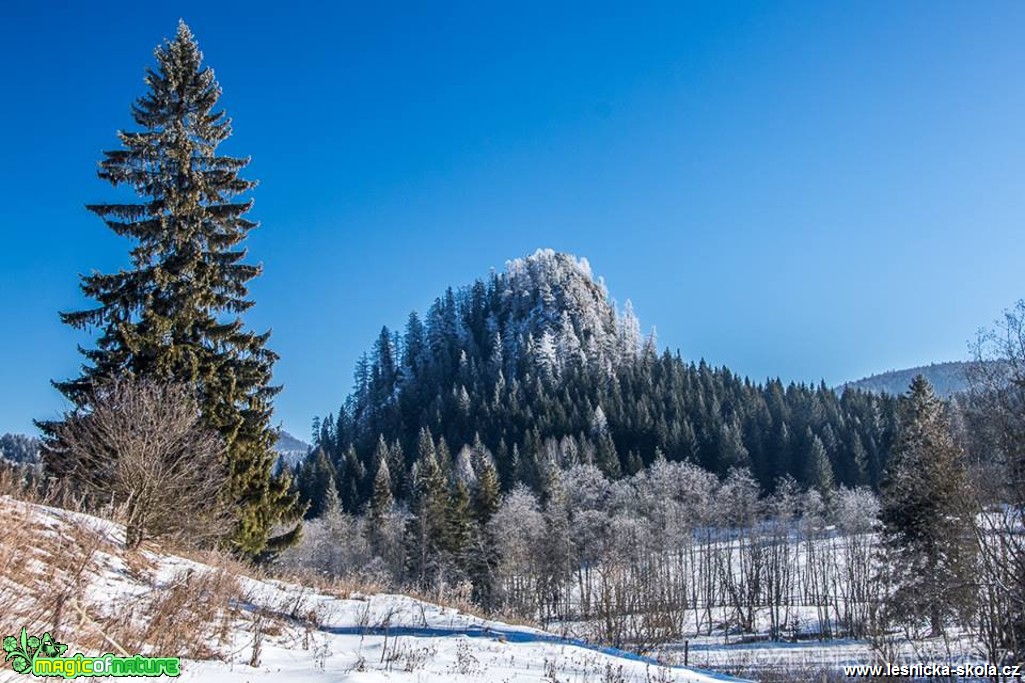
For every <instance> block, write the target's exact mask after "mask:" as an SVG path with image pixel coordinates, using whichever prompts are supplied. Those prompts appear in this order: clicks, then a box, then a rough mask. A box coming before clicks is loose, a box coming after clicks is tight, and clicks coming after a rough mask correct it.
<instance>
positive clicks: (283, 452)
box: [274, 429, 310, 467]
mask: <svg viewBox="0 0 1025 683" xmlns="http://www.w3.org/2000/svg"><path fill="white" fill-rule="evenodd" d="M274 450H275V451H277V453H278V457H279V458H280V459H281V460H282V462H284V463H285V464H287V465H289V466H292V467H294V466H295V465H296V464H297V463H298V462H299V461H301V460H302V459H303V458H305V457H306V454H307V453H309V452H310V445H309V444H308V443H306V442H305V441H301V440H299V439H297V438H295V437H294V436H292V435H291V434H289V433H288V432H286V431H285V430H283V429H282V430H281V431H279V432H278V438H277V441H275V442H274Z"/></svg>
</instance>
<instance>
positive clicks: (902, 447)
mask: <svg viewBox="0 0 1025 683" xmlns="http://www.w3.org/2000/svg"><path fill="white" fill-rule="evenodd" d="M904 407H905V413H904V416H903V418H904V419H903V422H902V425H901V429H900V434H899V436H898V439H897V443H896V445H895V447H894V452H893V456H892V461H891V462H890V466H889V468H888V471H887V476H886V480H885V481H884V483H883V499H882V521H883V546H884V550H885V552H886V554H887V557H886V560H887V561H886V562H885V563H884V566H885V567H886V568H887V569H886V571H888V572H889V577H888V578H889V579H890V582H891V586H892V588H893V593H892V595H891V596H890V600H889V604H888V610H889V613H890V615H891V616H892V617H893V618H894V619H895V620H897V621H898V622H902V623H906V624H917V623H923V622H924V623H927V624H928V625H929V628H930V631H931V632H932V634H933V635H938V634H939V633H941V632H942V631H943V630H944V625H945V622H946V620H947V619H948V618H949V617H952V616H964V615H965V614H967V613H968V610H969V609H970V607H971V600H972V586H973V581H972V574H973V571H974V565H975V557H974V552H975V545H974V540H975V537H974V526H973V524H974V520H973V519H972V513H971V506H970V499H971V495H970V490H969V484H968V477H967V473H966V471H965V469H964V466H963V463H962V462H961V453H960V450H959V448H958V447H957V445H956V444H955V442H954V440H953V438H952V437H951V434H950V427H949V424H948V422H947V419H946V416H945V415H944V409H943V403H942V402H941V401H940V399H938V398H937V397H936V394H935V393H933V390H932V387H931V386H930V385H929V382H928V381H927V380H926V379H925V378H924V377H922V376H921V375H918V376H917V377H915V379H914V380H913V381H912V382H911V387H910V391H909V393H908V399H907V402H906V404H905V406H904Z"/></svg>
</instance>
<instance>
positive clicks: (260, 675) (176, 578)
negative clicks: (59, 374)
mask: <svg viewBox="0 0 1025 683" xmlns="http://www.w3.org/2000/svg"><path fill="white" fill-rule="evenodd" d="M0 524H2V525H3V527H4V528H6V529H7V530H11V529H15V528H17V529H19V530H20V532H21V533H22V534H23V535H22V536H21V537H20V540H18V541H17V543H18V544H19V547H21V548H23V549H28V548H31V549H28V550H26V552H25V562H18V563H15V562H11V561H7V562H3V561H0V571H2V572H4V573H2V574H0V609H2V610H3V613H0V627H2V630H3V634H2V635H9V633H8V631H10V632H11V633H13V632H15V630H20V626H21V625H23V623H24V621H25V620H30V621H31V620H32V619H34V622H33V623H30V624H27V625H28V626H29V627H30V628H31V629H33V630H34V631H42V629H43V628H44V626H45V625H46V624H48V623H50V620H51V619H52V618H53V617H52V614H51V612H50V611H48V608H46V605H48V604H49V603H47V602H46V598H47V597H48V595H47V593H46V591H47V590H50V591H51V592H52V591H57V590H66V589H67V587H68V586H74V587H75V588H74V593H73V594H70V600H65V601H61V602H60V604H61V605H65V607H64V608H62V610H61V611H60V614H61V616H58V617H56V618H57V619H58V620H60V623H61V629H62V631H61V632H62V634H66V635H63V640H65V641H66V642H69V645H70V647H69V649H68V654H71V653H73V652H77V651H81V652H82V653H83V655H86V656H95V655H100V654H103V653H102V652H100V651H97V650H96V649H95V648H96V647H97V645H96V643H97V638H102V640H100V641H99V642H101V643H108V642H109V643H112V645H110V646H109V648H110V649H113V648H115V647H118V648H119V647H120V645H119V644H118V643H117V641H118V639H119V637H115V636H113V635H111V634H113V633H115V630H114V629H115V627H116V626H117V625H119V624H120V627H122V628H124V627H125V624H128V623H131V624H132V625H133V628H135V629H136V631H134V632H135V633H143V632H146V626H145V624H146V623H147V622H148V623H152V621H153V620H154V619H155V618H156V617H155V616H154V615H155V614H156V611H155V608H153V609H151V610H150V611H147V609H148V608H146V607H145V606H147V605H148V606H150V607H152V606H153V605H157V604H160V602H159V601H160V600H161V598H162V597H164V596H170V595H173V594H174V591H175V590H180V589H181V587H182V586H194V585H199V586H202V585H205V584H202V581H201V579H202V578H203V577H205V576H213V575H216V574H218V573H220V574H221V575H222V577H223V574H224V573H225V572H227V571H229V570H228V569H225V568H223V567H221V568H215V567H211V566H209V565H207V564H204V563H202V562H198V561H195V560H191V559H186V558H182V557H177V556H173V555H167V554H162V553H160V552H157V550H156V549H148V550H143V551H141V552H140V553H137V554H135V555H129V554H126V553H123V552H122V551H121V550H120V548H121V543H122V540H123V529H122V528H121V527H120V526H119V525H117V524H114V523H112V522H108V521H105V520H101V519H97V518H94V517H89V516H87V515H82V514H77V513H71V512H68V511H65V510H59V509H55V508H50V507H45V506H40V505H32V504H27V503H23V502H19V501H14V500H12V499H10V498H7V497H0ZM26 534H27V535H26ZM3 541H6V542H7V543H9V544H14V543H15V541H14V535H13V534H8V535H7V536H6V537H5V538H4V539H2V541H0V546H3V545H4V543H3ZM84 548H85V549H84ZM0 550H3V551H4V552H5V553H7V556H8V558H10V557H11V553H12V552H14V551H16V550H17V548H14V547H11V546H8V547H0ZM48 553H49V554H48ZM54 553H60V554H61V557H67V558H72V559H73V560H74V561H72V562H67V563H65V564H62V565H61V566H60V567H59V568H57V564H58V563H57V560H56V559H55V557H56V556H55V555H54ZM72 579H73V580H74V582H75V583H69V582H70V581H71V580H72ZM227 582H228V583H230V584H231V587H232V589H231V591H229V594H234V595H236V596H237V597H236V598H232V599H229V600H227V601H226V602H229V603H232V604H224V605H205V607H207V608H210V613H213V614H216V615H217V619H218V620H219V621H218V622H217V623H216V624H209V623H198V621H197V623H195V624H194V628H195V629H196V631H197V632H200V631H203V632H205V631H206V630H211V631H217V632H219V633H220V635H219V636H218V637H217V638H216V639H215V638H214V637H213V636H211V639H210V642H211V648H212V650H213V651H214V652H215V653H216V655H217V658H216V659H208V660H202V661H200V660H196V659H186V660H184V661H183V663H182V677H181V680H189V681H217V682H221V681H223V682H225V683H250V682H252V683H255V682H257V681H264V680H266V681H271V680H274V681H297V682H299V683H304V682H314V681H316V682H325V683H326V682H331V683H335V682H347V681H351V682H353V683H363V682H366V683H376V682H383V681H389V682H392V681H394V682H396V683H401V682H406V681H409V682H411V683H412V682H416V683H431V682H434V681H445V682H446V683H456V682H458V681H481V680H486V681H496V682H502V683H514V682H520V681H523V682H526V681H547V682H549V683H554V682H555V681H561V682H565V683H570V682H580V683H584V682H587V681H591V682H594V683H615V682H619V681H622V682H624V683H625V682H626V681H631V682H633V681H636V682H639V683H640V682H643V683H656V682H661V683H668V682H669V681H693V682H696V683H697V682H710V681H721V680H735V679H730V678H729V677H727V676H723V675H719V674H715V673H711V672H698V671H694V670H691V669H685V668H682V667H672V668H670V667H663V666H660V665H658V664H657V663H655V662H652V661H645V660H643V659H640V658H636V657H632V656H631V655H627V654H626V653H618V652H615V651H611V650H603V649H600V648H594V647H591V646H588V645H586V644H585V643H580V642H571V641H566V640H564V639H561V638H559V637H558V636H555V635H553V634H550V633H546V632H544V631H541V630H538V629H534V628H529V627H524V626H514V625H509V624H504V623H500V622H497V621H489V620H485V619H482V618H480V617H477V616H473V615H470V614H466V613H464V612H461V611H459V610H457V609H454V608H451V607H443V606H439V605H435V604H431V603H428V602H424V601H421V600H417V599H414V598H411V597H408V596H403V595H388V594H378V595H363V594H359V593H354V592H349V593H347V594H341V593H339V594H332V593H331V592H329V591H328V590H324V591H320V590H316V589H313V588H310V587H307V586H303V585H300V584H299V583H290V582H286V581H280V580H275V579H267V578H256V577H253V576H247V575H243V574H237V575H233V576H231V577H228V580H227ZM224 583H225V580H223V579H222V580H220V584H212V585H222V584H224ZM22 584H31V585H22ZM60 586H63V587H64V588H60ZM204 590H207V591H209V592H208V593H204V594H202V595H198V596H191V597H192V599H193V601H198V603H200V604H201V603H202V602H203V601H204V600H214V601H215V600H217V599H218V597H217V596H219V595H221V594H222V593H218V592H217V591H216V590H214V589H212V588H209V587H207V588H205V589H204ZM4 600H6V601H7V602H6V603H5V602H4ZM12 600H14V602H12ZM168 602H170V601H168ZM68 603H70V607H67V606H66V605H67V604H68ZM168 609H170V608H168ZM181 609H184V608H179V612H180V611H181ZM126 614H128V615H131V616H128V617H120V616H119V615H126ZM29 615H34V616H32V617H31V618H30V616H29ZM136 622H138V623H136ZM168 623H171V622H170V620H169V622H168ZM124 632H125V633H130V632H131V631H124ZM40 635H41V633H40ZM125 637H127V636H125ZM90 638H91V640H90ZM84 643H91V644H92V646H93V647H92V648H91V649H90V648H87V647H84V646H83V644H84ZM143 649H145V648H143ZM130 654H135V653H134V652H130ZM145 654H151V655H154V656H174V655H177V654H178V653H177V652H170V651H166V649H165V650H163V651H159V652H156V651H153V652H146V653H145ZM23 680H25V678H24V676H23V675H21V674H17V673H15V672H14V671H12V670H11V669H10V668H9V666H8V665H2V664H0V681H23ZM108 680H109V679H108ZM124 680H135V679H124Z"/></svg>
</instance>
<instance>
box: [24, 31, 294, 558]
mask: <svg viewBox="0 0 1025 683" xmlns="http://www.w3.org/2000/svg"><path fill="white" fill-rule="evenodd" d="M155 57H156V62H157V63H156V67H155V68H149V69H147V71H146V79H145V82H146V85H147V87H148V91H147V92H146V94H144V95H143V96H142V97H140V98H139V99H138V100H137V101H136V102H135V104H134V105H133V106H132V117H133V119H134V121H135V123H136V125H137V128H138V130H134V131H119V132H118V138H119V139H120V141H121V148H120V149H116V150H111V151H106V152H104V155H103V160H102V161H101V162H100V169H99V172H98V174H99V177H100V178H103V179H104V180H107V181H108V182H110V183H111V184H112V185H114V186H115V187H122V186H124V187H128V188H130V189H131V190H133V191H134V192H135V194H136V195H137V196H138V197H139V198H140V199H141V201H139V202H135V203H109V204H93V205H89V206H88V207H87V208H88V209H89V210H90V211H92V212H93V213H95V214H96V215H98V216H99V217H100V218H102V219H103V220H104V222H106V224H107V226H108V227H109V228H110V229H111V230H113V231H114V232H116V233H117V234H118V235H121V236H123V237H127V238H129V239H130V240H132V243H133V246H132V249H131V252H130V266H129V267H128V268H126V269H122V270H120V271H118V272H116V273H97V272H94V273H93V274H91V275H86V276H83V277H82V285H81V286H82V291H83V292H84V293H85V294H86V296H88V297H89V298H90V299H93V300H95V301H96V302H97V305H96V306H95V307H93V308H89V309H86V310H81V311H74V312H68V313H62V314H61V319H62V320H63V321H64V322H65V323H67V324H69V325H71V326H73V327H75V328H78V329H86V330H97V331H98V332H99V338H98V339H97V342H96V348H93V349H83V350H82V353H83V355H84V356H85V358H86V361H87V362H86V363H85V364H84V365H83V367H82V374H81V376H79V377H77V378H74V379H71V380H68V381H64V382H55V386H56V387H57V388H58V389H59V390H60V391H61V392H62V393H63V394H64V395H65V396H67V397H68V398H69V399H70V400H71V401H72V402H73V403H74V404H76V405H78V406H83V404H84V402H85V401H86V400H87V392H88V391H89V389H90V387H92V386H93V385H95V384H97V383H102V382H104V381H106V380H109V379H111V378H114V377H122V376H130V377H145V378H150V379H157V380H167V381H170V380H175V381H180V382H187V383H189V384H191V385H193V386H195V387H196V390H197V393H198V395H199V397H200V404H201V408H202V411H203V416H204V418H205V420H206V421H207V422H208V423H209V425H210V426H212V427H214V428H216V429H217V430H218V431H219V432H220V434H221V435H222V437H223V438H224V440H225V443H226V445H227V451H226V452H227V456H226V457H227V463H226V464H227V467H228V471H229V482H228V490H227V491H225V495H226V496H228V497H229V499H230V500H232V501H234V502H235V503H236V504H237V507H238V523H237V525H236V528H235V529H234V530H232V533H231V543H232V545H233V546H234V547H235V548H236V549H237V550H239V551H241V552H244V553H247V554H253V555H255V554H259V553H263V552H265V551H267V550H269V549H272V548H273V547H274V546H275V545H276V544H280V543H283V542H285V541H288V540H293V539H292V537H294V536H295V535H296V534H297V529H298V528H297V527H296V529H295V530H294V533H292V534H291V537H288V538H286V537H279V538H277V539H272V538H271V534H272V529H273V528H274V527H275V526H277V525H279V524H281V523H284V522H288V521H289V520H290V519H291V518H292V516H293V514H294V511H295V507H296V506H295V500H294V496H292V495H291V494H289V492H288V482H287V481H286V480H284V479H280V478H276V477H274V476H272V468H273V465H274V461H275V458H276V456H275V453H274V451H273V444H274V440H275V433H274V430H273V429H272V428H271V427H270V418H271V412H272V404H271V402H272V399H273V397H274V395H275V394H277V393H278V392H279V391H280V387H278V386H273V385H272V384H271V381H272V377H271V375H272V368H273V364H274V362H275V361H276V360H277V355H276V354H275V353H274V352H273V351H271V350H270V349H268V348H267V347H266V342H267V339H268V337H269V336H270V332H269V331H268V332H264V333H255V332H253V331H250V330H248V329H246V328H245V326H244V324H243V321H242V318H241V314H242V313H244V312H245V311H246V310H248V309H249V308H250V307H251V306H252V305H253V301H252V300H251V299H249V298H248V287H247V284H248V283H249V281H251V280H252V279H253V278H255V277H257V276H258V275H260V274H261V272H262V268H261V266H259V265H253V264H250V263H246V262H245V259H246V255H247V253H246V249H245V248H244V247H243V246H242V245H243V243H244V241H245V238H246V236H247V234H248V233H249V231H250V230H252V229H253V228H254V227H256V223H255V222H253V221H251V220H249V219H248V218H246V217H245V215H246V213H247V212H248V211H249V210H250V208H251V207H252V204H253V202H252V199H249V198H244V197H243V196H242V195H245V194H246V193H247V192H248V191H249V190H251V189H253V188H254V187H255V186H256V182H255V181H252V180H247V179H244V178H242V177H240V175H239V173H240V172H241V171H242V170H243V169H244V168H245V167H246V166H247V164H248V163H249V158H240V157H233V156H226V155H222V154H218V146H219V145H220V144H221V143H222V142H224V141H225V140H226V139H227V138H228V137H229V136H230V135H231V119H230V118H228V117H227V115H226V114H225V112H224V111H223V110H220V109H218V108H217V101H218V99H219V97H220V95H221V88H220V86H219V85H218V83H217V81H216V79H215V78H214V72H213V70H212V69H211V68H210V67H208V66H204V65H203V63H202V62H203V56H202V53H201V52H200V51H199V47H198V45H197V44H196V40H195V38H194V37H193V35H192V32H191V31H190V30H189V27H188V26H187V25H186V24H185V23H184V22H179V24H178V31H177V34H176V35H175V38H174V39H173V40H170V41H166V42H165V43H164V44H163V45H161V46H159V47H158V48H157V49H156V51H155ZM40 426H41V427H42V429H43V430H44V432H46V433H48V434H52V433H53V430H52V426H53V425H52V424H51V425H48V424H46V423H41V424H40ZM48 465H49V466H50V467H51V469H52V470H53V471H54V472H55V473H58V474H59V473H60V471H61V467H60V462H59V457H58V455H57V452H56V450H52V451H51V453H50V457H49V458H48ZM196 475H197V476H202V473H201V472H197V473H196ZM286 536H287V535H286Z"/></svg>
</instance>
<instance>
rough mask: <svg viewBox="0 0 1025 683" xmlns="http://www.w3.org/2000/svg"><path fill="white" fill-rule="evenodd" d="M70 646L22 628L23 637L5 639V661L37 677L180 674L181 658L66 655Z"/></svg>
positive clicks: (15, 668) (48, 635)
mask: <svg viewBox="0 0 1025 683" xmlns="http://www.w3.org/2000/svg"><path fill="white" fill-rule="evenodd" d="M67 649H68V646H67V645H65V644H64V643H59V642H57V641H56V640H54V639H53V638H52V637H51V636H50V634H49V633H44V634H43V637H42V638H39V637H37V636H30V635H29V634H28V629H26V628H24V627H22V629H21V636H20V637H19V636H7V637H5V638H4V652H6V653H7V657H6V658H5V659H4V661H5V662H10V664H11V668H12V669H14V670H15V671H16V672H18V673H20V674H33V675H35V676H62V677H63V678H78V677H79V676H88V677H91V676H148V677H157V676H172V677H173V676H178V675H180V674H181V660H180V659H179V658H178V657H143V656H142V655H135V656H134V657H115V656H114V655H113V654H111V653H109V652H108V653H107V654H104V655H101V656H99V657H83V656H82V653H81V652H78V653H75V655H74V656H68V657H65V656H64V653H65V652H67Z"/></svg>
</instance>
